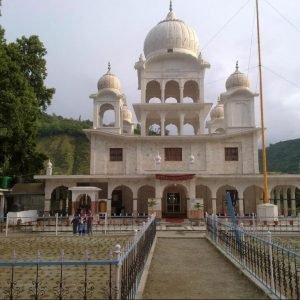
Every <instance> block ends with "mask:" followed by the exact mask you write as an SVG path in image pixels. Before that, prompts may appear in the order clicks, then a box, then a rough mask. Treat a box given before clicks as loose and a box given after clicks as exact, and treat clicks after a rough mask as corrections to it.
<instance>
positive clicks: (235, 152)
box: [225, 147, 239, 161]
mask: <svg viewBox="0 0 300 300" xmlns="http://www.w3.org/2000/svg"><path fill="white" fill-rule="evenodd" d="M225 160H226V161H238V160H239V149H238V147H226V148H225Z"/></svg>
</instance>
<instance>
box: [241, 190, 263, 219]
mask: <svg viewBox="0 0 300 300" xmlns="http://www.w3.org/2000/svg"><path fill="white" fill-rule="evenodd" d="M263 192H264V190H263V188H262V187H259V186H256V185H251V186H248V187H247V188H246V189H245V190H244V214H245V216H251V215H252V214H253V213H256V207H257V205H258V204H260V203H262V198H263Z"/></svg>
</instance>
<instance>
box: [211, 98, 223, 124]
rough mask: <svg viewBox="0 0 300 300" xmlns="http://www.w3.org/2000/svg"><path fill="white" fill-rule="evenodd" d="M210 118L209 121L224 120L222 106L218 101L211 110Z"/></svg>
mask: <svg viewBox="0 0 300 300" xmlns="http://www.w3.org/2000/svg"><path fill="white" fill-rule="evenodd" d="M210 118H211V120H216V119H224V105H223V104H221V103H220V100H218V103H217V105H216V106H215V107H214V108H213V109H212V111H211V113H210Z"/></svg>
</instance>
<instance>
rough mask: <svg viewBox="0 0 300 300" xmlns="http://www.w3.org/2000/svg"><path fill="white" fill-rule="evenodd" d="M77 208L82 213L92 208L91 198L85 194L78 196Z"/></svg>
mask: <svg viewBox="0 0 300 300" xmlns="http://www.w3.org/2000/svg"><path fill="white" fill-rule="evenodd" d="M78 208H80V209H81V210H84V211H88V210H90V209H91V208H92V200H91V197H90V196H89V195H87V194H82V195H79V197H78Z"/></svg>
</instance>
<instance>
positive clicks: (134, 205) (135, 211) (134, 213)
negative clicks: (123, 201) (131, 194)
mask: <svg viewBox="0 0 300 300" xmlns="http://www.w3.org/2000/svg"><path fill="white" fill-rule="evenodd" d="M133 216H134V217H137V199H136V198H133Z"/></svg>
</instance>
